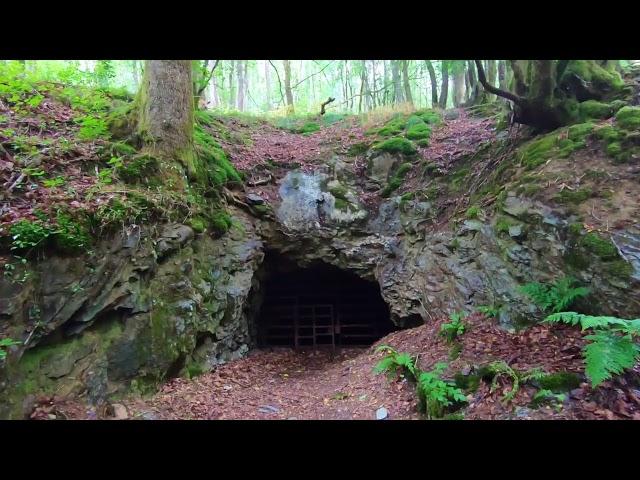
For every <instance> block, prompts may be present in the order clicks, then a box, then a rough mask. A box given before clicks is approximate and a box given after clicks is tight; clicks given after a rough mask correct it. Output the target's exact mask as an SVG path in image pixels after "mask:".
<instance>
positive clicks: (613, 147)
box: [607, 142, 622, 158]
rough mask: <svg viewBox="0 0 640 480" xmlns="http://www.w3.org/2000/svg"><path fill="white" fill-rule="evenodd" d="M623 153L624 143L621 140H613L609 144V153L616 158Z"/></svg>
mask: <svg viewBox="0 0 640 480" xmlns="http://www.w3.org/2000/svg"><path fill="white" fill-rule="evenodd" d="M621 153H622V144H621V143H620V142H613V143H610V144H609V145H607V155H610V156H612V157H614V158H618V156H620V154H621Z"/></svg>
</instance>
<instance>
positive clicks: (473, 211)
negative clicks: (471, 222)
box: [464, 205, 480, 219]
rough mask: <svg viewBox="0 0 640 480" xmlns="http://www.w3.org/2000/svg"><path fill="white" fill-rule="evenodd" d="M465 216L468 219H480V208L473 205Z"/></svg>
mask: <svg viewBox="0 0 640 480" xmlns="http://www.w3.org/2000/svg"><path fill="white" fill-rule="evenodd" d="M464 215H465V217H467V218H468V219H472V218H478V215H480V207H478V206H477V205H473V206H471V207H469V208H468V209H467V211H466V212H465V214H464Z"/></svg>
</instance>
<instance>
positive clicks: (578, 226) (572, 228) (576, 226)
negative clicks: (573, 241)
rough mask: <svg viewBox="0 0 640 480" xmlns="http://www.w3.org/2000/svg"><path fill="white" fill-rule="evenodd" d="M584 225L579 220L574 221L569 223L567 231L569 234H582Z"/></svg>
mask: <svg viewBox="0 0 640 480" xmlns="http://www.w3.org/2000/svg"><path fill="white" fill-rule="evenodd" d="M583 228H584V226H583V225H582V223H580V222H575V223H572V224H570V225H569V227H568V231H569V234H570V235H573V236H579V235H581V234H582V230H583Z"/></svg>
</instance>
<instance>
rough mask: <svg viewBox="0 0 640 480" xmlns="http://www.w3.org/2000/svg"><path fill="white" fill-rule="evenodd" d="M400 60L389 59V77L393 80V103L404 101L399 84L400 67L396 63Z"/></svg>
mask: <svg viewBox="0 0 640 480" xmlns="http://www.w3.org/2000/svg"><path fill="white" fill-rule="evenodd" d="M398 62H400V60H391V78H392V80H393V103H395V104H398V103H402V102H404V95H403V93H402V86H401V85H400V68H399V65H398Z"/></svg>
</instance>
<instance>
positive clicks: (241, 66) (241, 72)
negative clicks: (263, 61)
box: [237, 60, 247, 112]
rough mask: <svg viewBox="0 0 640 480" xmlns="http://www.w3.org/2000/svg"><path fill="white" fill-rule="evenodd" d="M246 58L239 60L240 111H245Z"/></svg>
mask: <svg viewBox="0 0 640 480" xmlns="http://www.w3.org/2000/svg"><path fill="white" fill-rule="evenodd" d="M245 62H246V60H245V61H242V60H238V68H237V70H238V110H239V111H240V112H243V111H244V92H245V90H244V82H245V75H246V68H247V65H246V63H245Z"/></svg>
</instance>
